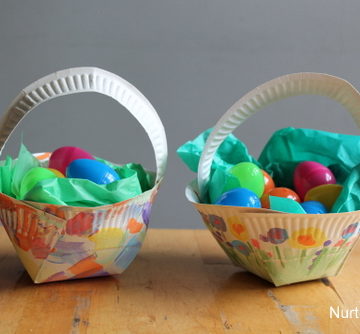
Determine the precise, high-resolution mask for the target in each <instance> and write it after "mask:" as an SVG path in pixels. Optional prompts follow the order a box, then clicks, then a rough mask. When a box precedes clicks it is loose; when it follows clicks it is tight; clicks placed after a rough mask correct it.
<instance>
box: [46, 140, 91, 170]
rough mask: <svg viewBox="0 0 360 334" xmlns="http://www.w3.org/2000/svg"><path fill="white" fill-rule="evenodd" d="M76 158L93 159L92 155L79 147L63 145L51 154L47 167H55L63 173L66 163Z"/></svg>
mask: <svg viewBox="0 0 360 334" xmlns="http://www.w3.org/2000/svg"><path fill="white" fill-rule="evenodd" d="M77 159H90V160H94V157H93V156H92V155H91V154H90V153H88V152H86V151H85V150H83V149H82V148H80V147H74V146H63V147H60V148H58V149H57V150H55V151H54V152H53V153H52V154H51V156H50V160H49V168H53V169H57V170H58V171H60V172H61V173H63V174H64V175H65V174H66V168H67V167H68V165H69V164H71V163H72V162H73V161H74V160H77Z"/></svg>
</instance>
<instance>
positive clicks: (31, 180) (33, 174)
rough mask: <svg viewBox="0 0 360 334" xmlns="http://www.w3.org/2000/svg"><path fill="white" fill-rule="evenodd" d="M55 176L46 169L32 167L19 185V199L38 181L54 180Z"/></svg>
mask: <svg viewBox="0 0 360 334" xmlns="http://www.w3.org/2000/svg"><path fill="white" fill-rule="evenodd" d="M56 177H57V176H56V175H55V174H54V173H53V172H52V171H51V170H49V169H48V168H43V167H34V168H31V169H30V170H29V171H28V172H27V173H26V174H25V175H24V177H23V179H22V180H21V184H20V197H21V198H22V199H23V198H24V197H25V195H26V194H27V193H28V192H29V191H30V190H31V189H32V188H33V187H34V186H35V185H36V184H37V183H39V182H40V181H42V180H47V179H55V178H56Z"/></svg>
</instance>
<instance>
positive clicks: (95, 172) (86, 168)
mask: <svg viewBox="0 0 360 334" xmlns="http://www.w3.org/2000/svg"><path fill="white" fill-rule="evenodd" d="M66 176H67V177H71V178H76V179H87V180H90V181H92V182H95V183H97V184H108V183H111V182H114V181H117V180H120V177H119V175H118V174H117V173H116V172H115V171H114V170H113V169H112V168H111V167H109V166H108V165H105V164H104V163H102V162H100V161H97V160H90V159H78V160H74V161H73V162H72V163H71V164H70V165H69V166H68V167H67V169H66Z"/></svg>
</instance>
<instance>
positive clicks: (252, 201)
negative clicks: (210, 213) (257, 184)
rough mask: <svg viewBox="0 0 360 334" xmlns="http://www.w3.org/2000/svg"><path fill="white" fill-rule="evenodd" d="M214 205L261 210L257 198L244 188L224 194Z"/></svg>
mask: <svg viewBox="0 0 360 334" xmlns="http://www.w3.org/2000/svg"><path fill="white" fill-rule="evenodd" d="M215 204H219V205H232V206H243V207H250V208H261V203H260V199H259V197H258V196H256V194H255V193H254V192H252V191H251V190H249V189H246V188H235V189H232V190H229V191H227V192H225V193H224V194H222V196H221V197H220V199H218V200H217V201H216V203H215Z"/></svg>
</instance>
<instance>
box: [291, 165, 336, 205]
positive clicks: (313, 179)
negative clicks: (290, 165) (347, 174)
mask: <svg viewBox="0 0 360 334" xmlns="http://www.w3.org/2000/svg"><path fill="white" fill-rule="evenodd" d="M335 183H336V179H335V176H334V174H333V173H332V172H331V170H330V169H329V168H327V167H326V166H324V165H322V164H320V163H318V162H315V161H304V162H302V163H300V164H298V165H297V167H296V168H295V171H294V187H295V191H296V192H297V193H298V195H299V196H300V198H301V199H302V200H303V199H304V197H305V194H306V193H307V192H308V190H310V189H312V188H314V187H317V186H320V185H322V184H335Z"/></svg>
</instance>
